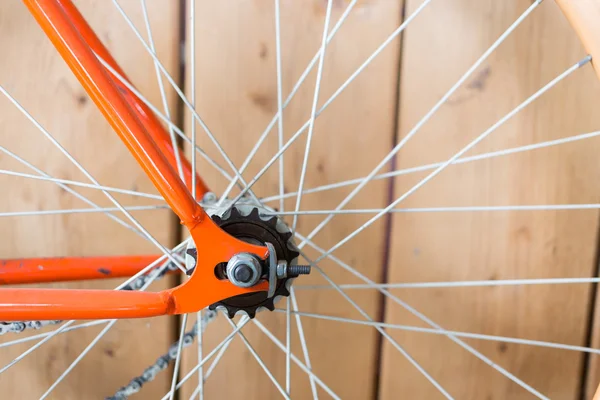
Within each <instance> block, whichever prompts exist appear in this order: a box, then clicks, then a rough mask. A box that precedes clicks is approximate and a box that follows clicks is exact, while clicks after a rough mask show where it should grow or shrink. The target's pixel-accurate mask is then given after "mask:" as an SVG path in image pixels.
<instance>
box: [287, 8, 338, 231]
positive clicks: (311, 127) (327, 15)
mask: <svg viewBox="0 0 600 400" xmlns="http://www.w3.org/2000/svg"><path fill="white" fill-rule="evenodd" d="M332 4H333V1H332V0H328V1H327V11H326V13H325V26H324V27H323V38H322V40H321V54H320V55H319V65H318V66H317V80H316V82H315V91H314V95H313V102H312V108H311V111H310V119H309V122H308V134H307V137H306V147H305V149H304V158H303V160H302V169H301V170H300V171H301V172H300V183H299V184H298V196H297V197H296V207H295V208H294V210H295V211H296V212H298V210H300V203H301V202H302V189H304V179H305V178H306V168H307V167H308V156H309V155H310V145H311V143H312V137H313V133H314V129H315V118H316V114H317V104H318V102H319V91H320V89H321V79H322V78H323V65H324V62H325V51H326V46H327V32H328V31H329V20H330V19H331V5H332ZM280 147H281V146H280ZM297 225H298V216H297V215H294V218H293V220H292V232H295V231H296V227H297Z"/></svg>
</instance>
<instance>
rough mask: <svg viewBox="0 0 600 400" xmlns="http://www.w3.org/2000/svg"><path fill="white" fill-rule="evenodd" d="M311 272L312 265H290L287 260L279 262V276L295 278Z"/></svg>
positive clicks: (280, 277) (281, 277)
mask: <svg viewBox="0 0 600 400" xmlns="http://www.w3.org/2000/svg"><path fill="white" fill-rule="evenodd" d="M308 274H310V265H288V264H287V263H286V262H285V261H280V262H279V263H278V264H277V278H278V279H283V278H295V277H297V276H300V275H308Z"/></svg>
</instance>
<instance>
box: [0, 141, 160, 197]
mask: <svg viewBox="0 0 600 400" xmlns="http://www.w3.org/2000/svg"><path fill="white" fill-rule="evenodd" d="M0 149H2V150H4V147H2V146H0ZM0 175H8V176H18V177H20V178H28V179H37V180H40V181H48V182H55V183H64V184H65V185H72V186H80V187H84V188H90V189H98V190H102V191H107V192H115V193H121V194H127V195H130V196H136V197H144V198H148V199H155V200H162V201H164V199H163V197H162V196H160V195H158V194H150V193H142V192H136V191H133V190H127V189H119V188H114V187H110V186H102V185H98V184H94V183H85V182H79V181H72V180H69V179H60V178H53V177H50V176H48V175H32V174H26V173H23V172H16V171H9V170H5V169H0Z"/></svg>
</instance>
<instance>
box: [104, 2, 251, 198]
mask: <svg viewBox="0 0 600 400" xmlns="http://www.w3.org/2000/svg"><path fill="white" fill-rule="evenodd" d="M112 1H113V4H114V5H115V7H116V8H117V10H118V11H119V13H120V14H121V16H122V17H123V19H124V20H125V21H126V22H127V25H129V27H130V28H131V30H132V31H133V33H134V34H135V36H136V37H137V38H138V39H139V41H140V43H141V44H142V45H143V46H144V48H145V49H146V50H147V52H148V54H149V55H150V56H151V57H152V59H153V60H154V61H155V62H156V65H157V66H158V67H159V69H160V70H161V72H162V74H163V76H164V77H165V78H166V79H167V81H168V82H169V83H170V84H171V86H172V87H173V89H175V92H177V94H178V95H179V97H180V98H181V100H182V101H183V103H184V104H185V105H186V107H187V108H188V109H189V111H190V112H191V113H192V115H193V116H194V119H195V120H196V121H198V123H199V124H200V126H201V127H202V129H204V132H205V133H206V135H207V136H208V137H209V139H210V140H211V142H212V143H213V144H214V145H215V147H216V148H217V150H218V151H219V153H220V154H221V156H222V157H223V158H224V159H225V161H226V162H227V164H228V165H229V167H230V168H231V170H232V171H233V172H234V173H235V175H236V176H237V178H238V179H239V180H240V182H242V184H244V186H247V184H246V181H245V180H244V178H243V177H242V176H241V174H240V171H239V170H238V169H237V167H236V166H235V165H234V164H233V162H232V161H231V158H229V156H228V155H227V153H225V150H224V149H223V147H222V146H221V144H220V143H219V141H218V140H217V139H216V138H215V136H214V135H213V134H212V132H211V131H210V129H208V126H207V125H206V124H205V123H204V120H203V119H202V118H201V117H200V115H198V113H197V112H196V110H195V109H194V107H193V106H192V105H191V104H190V102H189V100H188V99H187V97H186V95H185V93H183V92H182V91H181V88H180V87H179V86H178V85H177V83H176V82H175V80H174V79H173V77H172V76H171V74H169V72H168V71H167V70H166V68H165V67H164V66H163V65H162V63H161V62H160V60H159V59H158V57H157V56H156V53H155V52H153V51H152V49H150V47H149V46H148V44H147V43H146V41H145V40H144V38H143V37H142V36H141V35H140V32H139V31H138V30H137V28H136V27H135V25H134V24H133V22H132V21H131V19H130V18H129V16H128V15H127V13H125V11H124V10H123V8H122V7H121V5H120V4H119V2H118V0H112ZM247 193H248V194H249V195H250V196H251V197H252V198H253V199H254V201H256V202H257V203H259V200H258V198H257V197H256V195H255V194H254V192H252V190H248V191H247Z"/></svg>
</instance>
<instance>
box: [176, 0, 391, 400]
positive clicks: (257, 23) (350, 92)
mask: <svg viewBox="0 0 600 400" xmlns="http://www.w3.org/2000/svg"><path fill="white" fill-rule="evenodd" d="M400 3H401V2H397V1H379V2H359V3H358V5H357V7H356V9H355V10H354V11H353V12H352V14H351V16H350V18H349V20H348V21H347V22H346V23H345V25H344V26H343V27H342V28H341V30H340V31H339V33H338V36H337V37H336V38H335V39H334V40H333V41H332V42H331V44H330V46H329V47H328V49H327V57H326V59H325V69H324V77H323V82H322V90H321V93H322V94H321V97H320V99H321V100H320V102H319V103H320V104H323V102H324V101H325V100H326V99H327V98H328V97H329V96H330V95H331V94H333V92H334V91H335V90H336V89H337V87H338V86H339V85H341V84H342V83H343V82H344V81H345V80H346V79H347V78H348V77H349V76H350V75H351V74H352V73H353V72H354V70H355V69H356V68H358V67H359V66H360V64H361V63H362V62H363V61H364V60H365V59H366V58H367V57H368V56H369V55H370V54H371V53H372V52H373V51H374V50H375V48H376V47H377V46H378V45H379V44H380V43H381V42H383V40H384V39H385V38H386V37H387V35H389V34H390V33H391V32H392V31H393V30H394V29H396V28H397V26H398V25H399V22H400V15H401V8H400V7H401V4H400ZM347 4H348V2H346V1H344V2H339V1H335V2H334V3H333V11H332V21H337V19H338V18H339V17H340V16H341V15H342V13H343V11H344V8H345V6H346V5H347ZM326 5H327V2H326V1H316V0H313V1H310V2H290V1H282V2H281V13H282V15H281V27H282V38H281V43H282V49H283V51H282V53H283V56H282V59H283V60H282V70H283V94H284V96H286V95H287V94H288V93H290V91H291V89H292V87H293V85H294V84H295V82H296V81H297V79H298V78H299V77H300V75H301V73H302V72H303V70H304V68H305V66H306V65H307V64H308V62H309V61H310V59H311V58H312V57H313V55H314V54H315V52H316V50H317V49H318V46H319V43H320V39H321V35H322V29H323V23H324V16H325V13H326ZM196 7H197V10H196V13H197V14H196V23H197V28H196V35H197V36H196V44H197V47H196V54H197V57H198V59H197V68H196V80H197V85H196V90H197V92H196V93H197V101H198V103H197V104H198V107H197V109H198V112H199V113H200V114H201V116H202V117H203V118H204V119H205V121H206V123H207V124H208V126H209V127H210V128H211V129H212V130H213V132H214V133H215V135H216V136H217V138H218V139H219V140H220V141H221V143H222V144H223V146H224V148H225V150H226V151H227V152H228V154H229V155H230V156H231V158H232V159H233V161H234V162H235V164H236V165H238V166H239V165H241V163H242V161H243V159H244V158H245V157H246V155H247V154H248V152H249V150H250V149H251V148H252V146H253V144H254V143H255V141H256V140H257V138H258V137H259V135H260V134H261V133H262V131H263V130H264V129H265V127H266V126H267V124H268V123H269V121H270V120H271V118H272V117H273V115H274V114H275V112H276V110H277V91H276V90H277V86H276V53H275V36H274V34H275V22H274V5H273V2H239V3H236V6H235V7H232V5H231V4H229V3H228V2H214V1H197V2H196ZM333 24H334V22H332V24H331V26H333ZM397 57H398V42H396V43H394V44H393V45H392V46H390V48H389V49H387V50H386V51H385V52H384V53H382V54H381V55H380V57H379V58H378V59H377V60H376V61H375V62H374V63H373V64H372V65H371V66H370V67H369V68H368V69H367V70H366V71H365V72H364V73H363V74H362V75H361V76H360V78H358V79H357V80H356V81H355V82H353V83H352V84H351V85H350V86H349V87H348V89H347V90H346V91H345V92H344V93H343V94H342V95H341V96H340V98H338V99H337V100H336V101H335V102H334V103H333V104H332V105H331V107H330V108H329V109H327V110H326V111H325V112H324V113H323V115H322V116H321V117H320V118H319V119H318V121H317V123H316V125H315V131H314V132H315V133H314V137H313V142H312V149H311V154H310V159H309V165H308V169H309V170H308V174H307V179H306V186H305V187H307V188H308V187H313V186H317V185H321V184H325V183H332V182H336V181H341V180H345V179H350V178H356V177H360V176H364V175H365V174H367V173H368V172H369V171H370V170H371V168H373V167H374V166H375V165H376V164H377V162H378V161H379V160H380V159H381V158H382V157H383V156H384V155H385V154H386V153H387V152H388V151H389V147H390V143H391V142H392V135H393V129H394V128H393V126H394V119H395V106H394V104H395V103H394V101H395V94H396V93H395V92H396V80H397V78H396V77H397V67H398V59H397ZM188 61H189V58H188ZM315 71H316V68H315ZM315 77H316V73H315V72H313V73H312V74H311V75H310V77H309V79H307V81H306V83H305V85H304V86H303V87H302V89H301V90H300V92H299V93H298V95H297V97H296V99H295V100H294V101H293V102H292V104H291V105H290V107H289V108H288V109H287V110H286V112H285V113H284V130H285V137H286V138H289V137H291V136H292V135H293V133H295V132H296V130H297V129H298V128H299V127H300V126H301V125H302V124H303V123H304V122H305V121H306V120H307V118H308V117H309V115H310V107H311V102H312V96H313V90H314V84H315ZM188 78H189V75H188ZM186 81H187V82H189V79H186ZM186 123H189V117H188V118H186ZM198 129H199V131H198V132H199V133H198V137H199V138H201V139H199V142H200V141H201V143H202V145H203V146H205V148H206V149H207V151H209V152H210V154H212V155H214V156H215V158H216V159H217V160H219V161H220V162H222V161H221V160H222V159H221V158H220V157H219V156H218V154H217V152H216V151H214V148H213V147H212V145H210V144H209V141H208V139H206V137H205V136H204V134H203V133H202V132H201V130H200V128H198ZM188 131H189V125H188ZM276 138H277V133H276V131H274V132H272V133H271V135H270V136H269V138H268V139H267V140H266V142H265V144H264V145H263V148H262V149H261V151H259V153H258V154H257V156H256V158H255V160H254V161H253V162H252V163H251V164H250V166H249V168H248V172H247V173H246V174H245V176H246V177H248V178H250V177H252V176H253V174H255V173H256V172H257V171H258V170H259V169H260V168H261V167H262V166H263V165H264V164H265V163H266V162H267V161H268V159H269V158H270V157H271V155H273V154H274V153H275V152H276V150H277V139H276ZM305 141H306V139H305V138H304V137H303V138H302V139H300V140H299V141H298V143H297V144H295V145H293V146H292V147H291V148H290V149H289V151H288V152H286V153H285V186H286V190H287V191H295V190H296V188H297V186H298V182H299V175H300V169H301V165H302V158H303V154H304V147H305V143H306V142H305ZM365 149H368V151H365ZM222 164H223V165H224V162H222ZM199 170H200V171H201V173H202V175H203V176H204V177H205V179H206V180H207V182H208V183H209V185H210V186H211V187H212V188H213V190H214V191H215V192H217V193H221V192H222V190H223V189H224V188H225V186H226V182H224V181H223V178H222V177H221V176H220V175H219V174H218V173H215V172H214V170H212V169H211V167H210V166H208V165H206V163H201V164H200V165H199ZM277 174H278V173H277V167H276V166H274V167H273V168H272V169H270V170H269V171H268V172H267V174H266V175H265V177H264V178H263V179H261V180H260V181H259V182H258V183H257V185H256V187H255V190H256V193H257V194H258V195H259V196H268V195H273V194H276V193H277V192H278V178H277V176H278V175H277ZM348 193H349V190H347V189H346V190H339V191H331V192H322V193H320V194H311V195H306V196H305V197H304V198H303V201H302V209H317V208H319V209H328V208H329V209H330V208H334V207H335V206H337V204H338V203H339V202H340V201H341V200H342V199H343V198H344V196H345V195H347V194H348ZM386 197H387V185H386V183H378V184H374V185H372V187H370V190H369V193H368V194H365V195H364V196H360V197H359V198H357V199H356V201H354V202H353V203H352V204H351V205H349V207H366V206H367V205H368V206H382V205H383V204H384V202H385V199H386ZM294 204H295V199H291V201H289V202H286V204H285V207H286V209H293V207H294ZM271 205H272V206H275V207H279V205H278V203H277V202H274V203H271ZM322 219H323V216H320V217H318V218H317V217H315V218H304V217H303V218H300V223H299V227H298V229H299V232H301V233H304V234H307V233H308V232H310V230H311V229H312V228H313V227H314V226H316V224H317V223H318V222H320V221H321V220H322ZM365 220H366V217H365V216H348V217H336V218H335V219H334V220H333V221H332V223H331V224H330V225H329V226H328V227H327V228H326V229H325V230H324V231H323V232H322V233H320V234H319V235H318V236H316V238H315V240H316V242H317V244H318V245H320V246H322V247H324V248H329V247H331V246H332V245H333V244H335V243H336V241H338V240H340V239H341V238H343V237H344V236H345V235H347V234H348V233H350V232H351V231H352V230H354V229H355V228H356V227H357V226H358V225H359V224H361V223H362V222H364V221H365ZM289 221H291V219H289ZM384 241H385V235H384V225H383V224H376V225H374V226H373V227H372V228H370V229H368V230H367V231H366V232H365V233H364V234H362V235H361V236H360V238H358V239H357V240H355V241H354V243H355V245H349V246H345V247H344V248H342V249H340V251H339V252H337V253H336V254H337V255H338V256H339V257H341V258H342V259H344V260H345V261H347V262H349V263H350V264H351V265H353V266H355V267H356V268H357V269H359V270H360V271H361V272H362V273H364V274H367V275H368V276H370V277H371V278H373V279H378V278H379V276H380V274H381V264H382V261H381V260H382V259H381V251H382V249H383V247H384ZM357 244H360V246H359V245H357ZM308 254H309V255H310V256H311V257H313V258H314V257H316V256H317V254H316V252H314V251H308ZM322 267H323V268H324V269H325V270H326V271H327V273H329V274H330V275H331V277H332V278H333V279H334V280H336V281H343V282H352V281H353V280H352V279H351V278H350V277H349V274H348V273H344V272H340V268H339V267H337V266H335V265H334V264H333V263H330V262H324V263H323V264H322ZM313 275H314V276H311V277H308V278H302V279H301V280H300V281H301V282H303V283H309V282H316V283H324V282H325V281H324V280H323V279H322V278H320V277H319V276H318V273H315V274H313ZM354 281H355V280H354ZM297 296H298V302H299V307H300V309H301V310H302V311H308V312H320V313H324V314H330V315H342V316H349V317H360V315H359V314H358V313H357V312H356V311H354V310H353V309H352V307H351V306H349V305H348V303H347V301H346V300H345V299H343V298H342V297H341V296H340V295H339V294H337V293H335V292H334V291H322V292H316V291H301V292H300V291H299V292H298V294H297ZM352 298H353V299H354V300H355V301H356V302H357V303H358V304H359V305H360V306H361V307H363V308H364V309H365V310H366V311H367V312H368V313H369V314H370V315H372V316H377V314H378V312H379V301H378V299H379V298H378V295H377V294H375V293H366V292H365V293H353V294H352ZM280 304H281V305H280V306H281V307H283V306H284V303H283V302H282V303H280ZM259 318H260V321H261V322H263V323H264V324H265V325H266V326H267V327H269V329H271V330H272V331H273V332H274V334H275V335H276V336H277V337H278V338H279V339H280V340H282V341H284V340H285V339H284V337H285V317H284V316H283V315H281V314H268V313H266V312H263V313H261V314H259ZM303 325H304V330H305V333H306V337H307V343H308V347H309V349H310V356H311V360H312V363H313V367H314V371H315V373H316V374H317V375H318V376H319V377H320V378H322V379H323V381H324V382H325V383H326V384H328V385H329V386H330V387H331V388H332V389H333V390H334V391H335V392H336V393H337V394H338V395H340V396H341V397H342V398H357V399H362V398H369V397H370V396H371V395H372V393H373V391H374V385H375V381H376V379H375V377H374V369H373V368H372V367H373V366H374V365H375V363H376V359H377V335H376V332H375V331H374V330H373V329H372V328H368V327H360V328H356V327H354V326H348V325H345V324H340V323H335V322H326V321H320V320H314V319H312V320H311V319H308V318H306V319H303ZM292 327H293V330H294V333H293V338H292V350H293V352H294V353H295V354H296V355H297V356H298V357H300V358H301V359H303V356H302V352H301V348H300V344H299V341H298V337H297V334H296V332H295V323H294V324H293V325H292ZM230 331H231V328H230V327H229V325H228V324H226V323H225V322H224V321H223V320H222V317H221V318H220V321H218V322H214V323H213V324H212V325H211V326H209V327H208V329H207V333H206V340H205V343H206V345H205V347H204V348H205V353H206V352H208V351H209V350H210V349H211V348H212V347H213V346H214V345H215V344H216V343H218V341H220V340H221V338H223V337H224V336H225V335H226V334H227V333H228V332H230ZM244 332H245V333H246V334H247V336H248V338H249V340H250V342H251V343H252V344H253V345H254V346H255V348H256V349H257V351H258V352H259V354H260V355H261V357H262V358H263V360H264V361H265V363H266V364H267V366H268V367H269V368H271V369H272V370H273V371H274V373H275V376H276V377H277V379H278V380H279V382H281V384H282V385H284V376H285V358H284V355H283V353H282V352H280V350H279V349H277V348H276V347H274V346H273V345H272V344H271V343H270V341H269V339H268V338H266V337H265V336H264V335H262V334H261V333H260V332H259V331H258V330H257V329H256V327H254V326H249V327H248V328H244ZM196 362H197V358H196V355H195V351H194V352H192V353H186V363H185V364H186V366H185V367H184V370H185V371H187V370H189V368H191V366H192V365H194V364H195V363H196ZM366 371H370V373H368V372H366ZM232 382H234V383H232ZM196 384H197V380H196V381H195V382H194V384H191V385H189V386H190V387H189V388H188V389H187V390H188V391H186V392H184V397H187V396H189V393H190V392H191V391H192V390H193V389H194V388H195V386H196ZM206 391H207V398H210V397H218V398H242V397H243V398H245V399H265V398H280V394H279V393H278V392H277V390H276V388H275V387H274V386H273V384H272V383H271V382H270V381H269V379H268V378H267V377H266V375H265V374H264V372H263V371H262V370H261V369H260V367H258V365H257V364H256V362H255V360H253V358H252V355H251V354H250V353H249V352H248V351H247V350H246V349H245V348H244V345H243V343H242V342H241V341H240V340H239V339H237V340H235V341H234V342H232V345H231V348H230V349H229V350H228V351H227V352H226V353H225V356H224V358H223V360H222V361H221V364H219V366H218V367H217V368H216V369H215V372H214V375H213V376H211V377H210V378H209V380H208V381H207V384H206ZM320 394H321V395H323V392H322V391H320ZM291 395H292V397H293V398H311V392H310V386H309V382H308V379H307V378H306V374H304V373H303V372H301V371H300V369H298V368H296V367H294V368H293V370H292V389H291ZM323 396H325V397H327V396H326V395H323Z"/></svg>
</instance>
